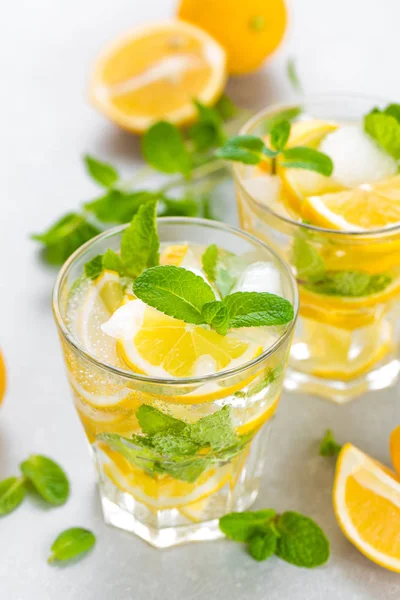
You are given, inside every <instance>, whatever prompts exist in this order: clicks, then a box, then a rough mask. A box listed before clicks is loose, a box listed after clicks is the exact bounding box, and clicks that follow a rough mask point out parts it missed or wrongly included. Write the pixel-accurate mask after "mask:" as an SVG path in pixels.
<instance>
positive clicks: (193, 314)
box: [133, 265, 215, 325]
mask: <svg viewBox="0 0 400 600" xmlns="http://www.w3.org/2000/svg"><path fill="white" fill-rule="evenodd" d="M133 292H134V294H135V296H137V297H138V298H140V299H141V300H143V302H145V303H146V304H148V305H149V306H152V307H153V308H156V309H157V310H159V311H161V312H163V313H165V314H166V315H169V316H170V317H174V318H175V319H179V320H181V321H185V323H194V324H196V325H201V324H203V323H204V317H203V316H202V312H201V311H202V308H203V306H204V304H206V303H207V302H213V301H214V300H215V296H214V292H213V291H212V289H211V287H210V286H209V285H208V284H207V283H206V282H205V281H204V280H203V279H202V278H201V277H199V276H198V275H195V274H194V273H192V272H191V271H188V270H187V269H183V268H181V267H175V266H172V265H166V266H159V267H153V268H152V269H148V270H147V271H145V272H144V273H142V275H141V276H140V277H138V278H137V279H136V281H135V282H134V284H133Z"/></svg>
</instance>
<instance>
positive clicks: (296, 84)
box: [286, 58, 303, 92]
mask: <svg viewBox="0 0 400 600" xmlns="http://www.w3.org/2000/svg"><path fill="white" fill-rule="evenodd" d="M286 73H287V76H288V79H289V81H290V83H291V84H292V88H293V89H294V91H295V92H302V91H303V87H302V85H301V82H300V79H299V76H298V74H297V69H296V63H295V60H294V58H289V60H288V61H287V65H286Z"/></svg>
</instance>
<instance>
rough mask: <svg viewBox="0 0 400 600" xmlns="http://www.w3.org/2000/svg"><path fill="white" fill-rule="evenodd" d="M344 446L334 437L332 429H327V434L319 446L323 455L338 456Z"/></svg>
mask: <svg viewBox="0 0 400 600" xmlns="http://www.w3.org/2000/svg"><path fill="white" fill-rule="evenodd" d="M341 449H342V446H341V445H340V444H338V443H337V441H336V440H335V438H334V437H333V432H332V429H327V430H326V431H325V435H324V437H323V438H322V440H321V444H320V446H319V453H320V455H321V456H337V455H338V454H339V452H340V451H341Z"/></svg>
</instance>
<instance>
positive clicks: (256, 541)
mask: <svg viewBox="0 0 400 600" xmlns="http://www.w3.org/2000/svg"><path fill="white" fill-rule="evenodd" d="M277 541H278V536H277V535H276V533H275V530H274V529H273V528H272V527H271V526H268V525H267V526H265V527H264V528H263V530H262V531H259V532H257V533H256V534H254V536H253V537H252V538H251V539H250V541H249V552H250V554H251V556H252V557H253V558H254V559H255V560H258V561H259V562H261V561H263V560H267V559H268V558H270V557H271V556H272V555H273V554H275V551H276V546H277Z"/></svg>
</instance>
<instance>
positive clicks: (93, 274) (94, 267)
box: [84, 254, 103, 279]
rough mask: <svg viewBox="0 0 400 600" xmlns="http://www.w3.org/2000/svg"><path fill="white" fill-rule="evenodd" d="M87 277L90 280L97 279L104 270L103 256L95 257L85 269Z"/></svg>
mask: <svg viewBox="0 0 400 600" xmlns="http://www.w3.org/2000/svg"><path fill="white" fill-rule="evenodd" d="M84 270H85V275H86V277H88V278H89V279H96V278H97V277H98V276H99V275H100V273H101V272H102V270H103V255H102V254H98V255H97V256H94V257H93V258H92V259H91V260H89V262H87V263H86V264H85V267H84Z"/></svg>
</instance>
